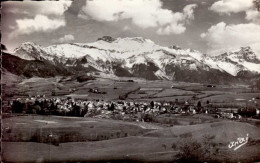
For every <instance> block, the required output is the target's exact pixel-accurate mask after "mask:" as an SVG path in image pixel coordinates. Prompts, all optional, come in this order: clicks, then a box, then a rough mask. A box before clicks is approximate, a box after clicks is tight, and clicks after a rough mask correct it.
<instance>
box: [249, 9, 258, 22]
mask: <svg viewBox="0 0 260 163" xmlns="http://www.w3.org/2000/svg"><path fill="white" fill-rule="evenodd" d="M246 19H247V20H249V21H251V22H253V23H257V24H260V12H259V11H257V10H248V11H246Z"/></svg>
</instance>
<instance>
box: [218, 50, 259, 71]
mask: <svg viewBox="0 0 260 163" xmlns="http://www.w3.org/2000/svg"><path fill="white" fill-rule="evenodd" d="M214 61H215V62H216V63H217V65H218V66H219V67H220V68H222V69H223V70H225V71H226V72H228V73H230V74H231V75H233V76H236V75H237V74H238V72H240V71H251V72H253V73H260V60H259V59H258V58H257V57H256V55H255V53H254V52H253V51H252V49H251V48H250V47H241V48H240V49H239V50H236V51H233V52H229V53H224V54H222V55H220V56H217V57H214Z"/></svg>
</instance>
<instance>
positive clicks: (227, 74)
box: [2, 36, 260, 83]
mask: <svg viewBox="0 0 260 163" xmlns="http://www.w3.org/2000/svg"><path fill="white" fill-rule="evenodd" d="M2 56H3V57H2V59H3V68H5V69H6V70H7V71H9V72H11V73H14V74H16V75H23V76H26V77H32V76H39V77H50V76H56V75H73V74H78V73H79V72H80V73H96V74H99V73H103V74H109V75H111V77H113V76H118V77H138V78H145V79H147V80H174V81H186V82H200V83H228V82H247V81H250V80H251V79H252V78H255V77H258V76H259V74H260V59H259V58H258V57H257V56H256V54H255V53H254V52H253V50H252V49H251V48H250V47H241V48H240V49H238V50H236V51H233V52H226V53H224V54H220V55H218V56H209V55H206V54H203V53H201V52H199V51H196V50H192V49H182V48H180V47H178V46H176V45H172V46H169V47H164V46H160V45H157V44H155V43H154V42H153V41H151V40H149V39H144V38H141V37H134V38H117V39H115V38H112V37H110V36H104V37H102V38H99V39H97V41H96V42H93V43H68V44H59V45H51V46H48V47H42V46H40V45H37V44H35V43H32V42H26V43H23V44H21V45H20V46H19V47H18V48H16V49H15V50H14V52H13V53H12V54H8V53H3V54H2Z"/></svg>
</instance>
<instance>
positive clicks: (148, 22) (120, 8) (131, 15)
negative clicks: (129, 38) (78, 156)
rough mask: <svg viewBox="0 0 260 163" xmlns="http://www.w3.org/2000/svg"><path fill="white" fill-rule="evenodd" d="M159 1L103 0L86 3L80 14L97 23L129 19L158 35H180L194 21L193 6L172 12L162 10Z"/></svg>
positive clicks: (194, 6)
mask: <svg viewBox="0 0 260 163" xmlns="http://www.w3.org/2000/svg"><path fill="white" fill-rule="evenodd" d="M162 5H163V4H162V2H161V1H160V0H138V1H137V0H110V1H109V5H108V4H107V2H105V1H104V0H95V1H90V0H89V1H87V4H86V6H84V7H83V8H82V12H81V14H82V13H85V14H87V15H88V16H89V17H91V18H92V19H94V20H97V21H119V20H123V19H131V20H132V23H133V24H135V25H136V26H138V27H141V28H143V29H146V28H158V30H157V33H158V34H180V33H183V32H184V31H185V29H186V28H185V24H186V23H188V22H189V20H192V19H194V8H196V7H197V5H195V4H191V5H187V6H186V7H185V8H184V9H183V12H182V13H180V12H176V13H174V12H172V11H171V10H168V9H163V8H162ZM81 17H82V15H81Z"/></svg>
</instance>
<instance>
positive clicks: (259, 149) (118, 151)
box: [2, 116, 260, 162]
mask: <svg viewBox="0 0 260 163" xmlns="http://www.w3.org/2000/svg"><path fill="white" fill-rule="evenodd" d="M25 124H26V125H25ZM8 125H9V126H8ZM18 126H19V127H20V128H18ZM21 126H23V127H21ZM3 127H4V130H3V132H4V133H3V134H4V135H5V136H7V135H6V134H11V133H13V134H16V135H22V137H25V138H26V136H28V135H30V134H28V133H29V131H30V132H32V130H33V129H34V128H36V129H39V128H42V129H43V128H45V129H46V130H44V131H45V134H47V133H49V134H50V133H51V134H53V135H57V136H61V135H64V134H65V135H66V134H68V133H69V132H71V133H78V135H77V134H76V135H75V134H74V135H73V137H77V136H79V135H81V136H83V137H84V136H86V137H87V135H89V134H94V135H106V134H107V133H109V134H111V133H113V131H116V132H120V134H122V136H119V137H112V138H110V139H102V140H99V141H98V140H85V141H73V142H67V143H63V142H60V143H59V145H53V144H51V143H48V142H44V143H40V142H26V141H25V140H24V141H23V142H21V141H13V140H12V141H11V140H5V141H3V143H2V149H3V150H2V158H3V161H4V162H65V161H66V162H70V161H71V162H77V161H82V162H84V161H115V160H117V161H118V160H131V161H137V160H138V161H143V162H171V161H174V160H176V158H177V157H176V155H177V154H178V153H179V151H180V147H181V146H182V145H183V144H184V143H191V142H193V141H198V142H203V139H204V137H205V135H209V136H213V137H212V140H211V141H212V142H211V143H214V144H215V146H214V148H217V149H219V152H218V153H216V154H214V155H213V154H212V155H211V156H210V158H211V159H212V160H218V161H220V162H223V161H225V162H238V161H241V162H252V161H257V160H260V130H259V128H258V127H255V126H253V125H250V124H248V123H241V122H234V121H222V122H213V123H204V124H197V125H186V126H173V127H169V128H162V127H160V126H156V125H153V124H148V123H142V122H140V123H138V122H134V123H130V122H124V121H114V120H104V119H90V118H85V119H84V118H63V117H54V116H52V117H42V116H34V119H32V116H23V117H12V118H7V119H4V126H3ZM8 127H9V128H8ZM64 127H65V129H64ZM61 128H62V130H60V129H61ZM6 129H11V130H8V133H6V131H5V130H6ZM38 131H40V130H35V131H33V132H38ZM48 131H49V132H48ZM116 132H115V134H116ZM124 132H128V134H127V135H125V134H124ZM23 133H27V134H23ZM246 134H249V141H248V142H247V143H246V144H245V145H244V146H242V147H241V148H239V149H238V150H236V151H235V150H233V149H229V148H228V144H229V143H230V141H236V140H237V138H238V137H246ZM9 136H10V135H9Z"/></svg>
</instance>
